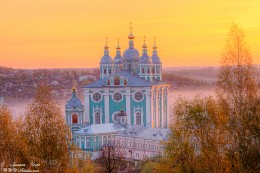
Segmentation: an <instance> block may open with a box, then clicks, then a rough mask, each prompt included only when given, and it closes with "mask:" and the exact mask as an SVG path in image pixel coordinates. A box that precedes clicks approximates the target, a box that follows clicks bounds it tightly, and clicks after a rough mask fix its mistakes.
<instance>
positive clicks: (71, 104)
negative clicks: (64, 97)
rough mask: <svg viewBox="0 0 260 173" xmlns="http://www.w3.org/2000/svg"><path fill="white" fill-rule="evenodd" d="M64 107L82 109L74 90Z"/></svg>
mask: <svg viewBox="0 0 260 173" xmlns="http://www.w3.org/2000/svg"><path fill="white" fill-rule="evenodd" d="M66 107H68V108H73V107H83V104H82V102H81V100H80V99H79V98H77V96H76V89H75V88H73V89H72V97H71V98H70V99H69V101H68V102H67V104H66Z"/></svg>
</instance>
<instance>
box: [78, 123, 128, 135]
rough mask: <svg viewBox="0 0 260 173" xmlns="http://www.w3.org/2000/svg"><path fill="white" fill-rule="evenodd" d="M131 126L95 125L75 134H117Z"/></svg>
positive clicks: (114, 124)
mask: <svg viewBox="0 0 260 173" xmlns="http://www.w3.org/2000/svg"><path fill="white" fill-rule="evenodd" d="M129 127H130V125H128V124H127V125H121V124H119V123H107V124H93V125H90V126H87V127H85V128H82V129H80V130H79V131H77V132H75V134H76V135H97V134H103V133H116V132H120V131H124V130H126V129H128V128H129Z"/></svg>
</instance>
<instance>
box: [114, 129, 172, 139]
mask: <svg viewBox="0 0 260 173" xmlns="http://www.w3.org/2000/svg"><path fill="white" fill-rule="evenodd" d="M169 134H170V129H160V128H148V127H144V126H133V127H131V128H128V129H126V130H124V131H122V132H119V133H118V136H123V137H133V138H142V139H150V140H160V141H162V140H167V138H168V135H169Z"/></svg>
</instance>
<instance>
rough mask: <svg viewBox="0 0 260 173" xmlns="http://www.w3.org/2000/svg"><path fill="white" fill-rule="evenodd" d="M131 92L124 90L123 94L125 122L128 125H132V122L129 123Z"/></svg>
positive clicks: (128, 89)
mask: <svg viewBox="0 0 260 173" xmlns="http://www.w3.org/2000/svg"><path fill="white" fill-rule="evenodd" d="M130 96H131V91H130V88H127V89H126V93H125V97H126V114H127V122H128V124H130V125H132V122H131V110H130V108H131V101H130V100H131V98H130Z"/></svg>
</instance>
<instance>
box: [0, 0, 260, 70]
mask: <svg viewBox="0 0 260 173" xmlns="http://www.w3.org/2000/svg"><path fill="white" fill-rule="evenodd" d="M130 21H132V22H133V23H134V24H133V33H134V35H135V36H136V39H135V47H136V48H137V49H138V50H139V52H140V53H141V46H142V44H143V35H146V38H147V39H146V43H147V45H148V51H149V54H150V55H151V51H152V50H151V47H152V44H153V37H154V36H156V37H157V46H158V51H159V55H160V57H161V59H162V61H163V65H164V66H211V65H219V62H220V55H221V52H222V50H223V47H224V45H225V38H226V33H227V32H228V30H229V27H230V25H231V23H232V22H233V21H235V23H237V24H238V25H239V26H240V27H242V28H243V29H244V31H245V33H246V37H247V39H248V42H249V46H250V48H251V52H252V55H253V58H254V62H255V63H256V64H260V22H259V21H260V1H259V0H161V1H159V0H131V1H126V0H92V1H90V0H75V1H72V0H0V31H1V32H0V66H8V67H14V68H67V67H69V68H88V67H97V66H99V60H100V58H101V56H102V55H103V47H104V44H105V40H104V38H105V37H106V36H108V38H109V40H108V45H109V47H110V55H111V56H112V57H114V55H115V47H116V42H117V41H116V40H117V37H119V38H120V44H121V47H122V51H123V50H125V49H126V48H127V47H128V39H127V35H128V33H129V22H130Z"/></svg>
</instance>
